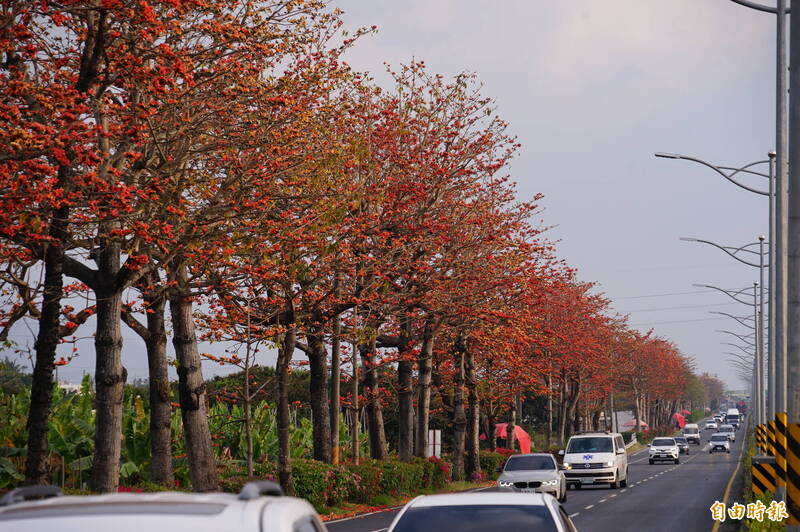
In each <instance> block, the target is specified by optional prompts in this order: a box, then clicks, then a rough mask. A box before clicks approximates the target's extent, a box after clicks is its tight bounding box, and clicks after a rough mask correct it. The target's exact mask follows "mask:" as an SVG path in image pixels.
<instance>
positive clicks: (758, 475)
mask: <svg viewBox="0 0 800 532" xmlns="http://www.w3.org/2000/svg"><path fill="white" fill-rule="evenodd" d="M774 464H775V458H774V457H772V456H754V457H753V465H752V467H751V471H750V473H751V477H752V479H753V480H752V482H753V493H755V494H756V495H762V494H764V493H766V492H770V493H775V467H774Z"/></svg>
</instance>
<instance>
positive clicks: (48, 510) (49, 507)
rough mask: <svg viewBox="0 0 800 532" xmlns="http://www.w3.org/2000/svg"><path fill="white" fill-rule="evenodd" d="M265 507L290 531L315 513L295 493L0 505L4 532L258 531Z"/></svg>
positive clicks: (99, 498) (107, 498)
mask: <svg viewBox="0 0 800 532" xmlns="http://www.w3.org/2000/svg"><path fill="white" fill-rule="evenodd" d="M265 505H266V506H267V507H268V508H269V517H268V519H269V521H270V522H271V523H273V524H275V525H276V530H286V529H291V524H292V523H293V522H294V521H295V520H296V519H298V518H300V517H302V516H304V515H306V514H307V513H309V512H313V509H312V508H311V506H310V505H309V504H308V503H307V502H306V501H302V500H298V499H295V498H292V497H269V496H268V497H258V498H256V499H252V500H249V501H242V500H239V499H238V498H237V496H236V495H232V494H224V493H209V494H197V493H177V492H163V493H150V494H144V493H136V494H133V493H119V494H109V495H96V496H88V497H86V496H77V497H76V496H62V497H52V498H49V499H44V500H41V501H32V502H20V503H16V504H11V505H8V506H2V507H0V532H5V531H7V530H8V531H11V530H25V531H26V532H40V531H41V532H52V531H53V530H58V531H59V532H79V531H80V532H85V531H86V530H103V529H106V530H112V531H113V532H142V531H144V530H146V531H147V532H183V531H187V532H189V531H191V532H205V531H208V532H211V531H214V532H226V531H229V530H230V531H233V530H237V531H242V532H246V531H250V530H253V531H258V530H261V527H262V523H261V520H262V512H263V508H264V506H265ZM287 526H288V528H286V527H287ZM21 527H22V528H21Z"/></svg>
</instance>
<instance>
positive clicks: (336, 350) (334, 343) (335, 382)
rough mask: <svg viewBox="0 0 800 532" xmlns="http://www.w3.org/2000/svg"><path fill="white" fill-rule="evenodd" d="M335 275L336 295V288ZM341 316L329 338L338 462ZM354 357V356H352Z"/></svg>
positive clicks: (333, 444) (334, 450) (333, 443)
mask: <svg viewBox="0 0 800 532" xmlns="http://www.w3.org/2000/svg"><path fill="white" fill-rule="evenodd" d="M338 286H339V285H338V277H337V295H338V293H339V290H338ZM341 332H342V318H341V316H339V315H338V314H337V315H336V317H335V318H334V319H333V338H332V339H331V407H330V414H331V427H330V430H331V463H333V464H338V463H339V414H340V409H341V407H340V399H341V395H342V394H341V391H340V390H339V388H340V386H341V369H340V364H341V356H342V353H341V338H340V337H339V336H340V334H341ZM353 358H354V359H355V357H353Z"/></svg>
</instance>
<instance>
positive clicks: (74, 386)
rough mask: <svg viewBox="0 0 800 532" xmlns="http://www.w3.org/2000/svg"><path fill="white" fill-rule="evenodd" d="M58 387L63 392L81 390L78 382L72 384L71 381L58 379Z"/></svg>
mask: <svg viewBox="0 0 800 532" xmlns="http://www.w3.org/2000/svg"><path fill="white" fill-rule="evenodd" d="M58 387H59V388H61V389H62V390H64V391H65V392H72V393H78V392H80V391H81V385H80V384H73V383H71V382H64V381H58Z"/></svg>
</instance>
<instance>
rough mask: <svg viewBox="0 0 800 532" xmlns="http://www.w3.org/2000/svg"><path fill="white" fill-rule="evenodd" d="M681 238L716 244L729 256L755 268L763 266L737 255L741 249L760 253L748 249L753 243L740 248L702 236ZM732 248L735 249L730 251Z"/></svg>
mask: <svg viewBox="0 0 800 532" xmlns="http://www.w3.org/2000/svg"><path fill="white" fill-rule="evenodd" d="M680 239H681V240H682V241H684V242H700V243H701V244H708V245H710V246H714V247H715V248H717V249H721V250H722V251H724V252H725V253H727V254H728V255H729V256H731V257H733V258H734V259H736V260H738V261H739V262H741V263H742V264H747V265H748V266H752V267H753V268H760V267H761V265H760V264H756V263H754V262H747V261H746V260H744V259H742V258H739V257H737V256H736V254H737V253H739V252H740V251H744V252H745V253H753V254H755V255H758V253H756V252H755V251H753V250H750V249H747V248H748V247H750V246H752V245H753V244H746V245H744V246H742V247H739V248H733V247H731V246H720V245H719V244H717V243H715V242H711V241H710V240H703V239H701V238H687V237H681V238H680ZM756 244H758V242H756ZM731 249H733V251H729V250H731ZM764 266H769V265H768V264H765V265H764Z"/></svg>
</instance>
